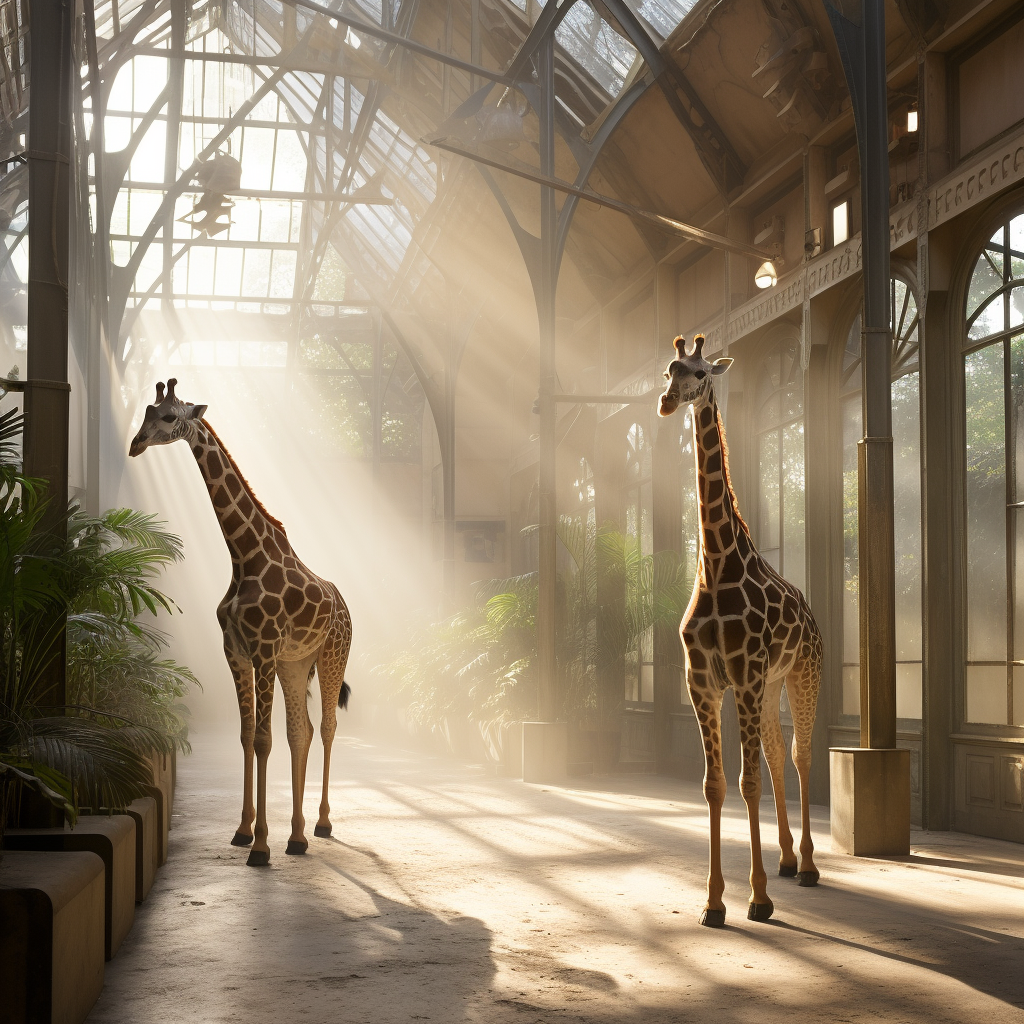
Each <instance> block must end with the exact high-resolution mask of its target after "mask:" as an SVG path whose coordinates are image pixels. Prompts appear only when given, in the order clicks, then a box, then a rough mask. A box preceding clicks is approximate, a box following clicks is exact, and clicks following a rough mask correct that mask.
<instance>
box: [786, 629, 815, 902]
mask: <svg viewBox="0 0 1024 1024" xmlns="http://www.w3.org/2000/svg"><path fill="white" fill-rule="evenodd" d="M820 683H821V656H820V647H819V648H818V654H817V656H816V657H815V656H814V654H813V652H812V654H811V656H810V657H807V658H805V659H804V660H803V661H802V662H800V663H798V664H797V665H795V666H794V667H793V669H792V671H791V672H790V673H789V676H788V677H787V679H786V691H787V692H788V693H789V705H790V708H791V709H792V712H793V764H794V765H796V771H797V775H798V777H799V779H800V870H799V873H798V874H797V879H798V882H799V884H800V885H802V886H813V885H817V884H818V878H819V877H820V876H819V873H818V869H817V867H815V864H814V841H813V839H812V838H811V807H810V780H811V733H812V732H813V730H814V714H815V709H816V707H817V703H818V688H819V686H820Z"/></svg>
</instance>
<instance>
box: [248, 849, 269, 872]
mask: <svg viewBox="0 0 1024 1024" xmlns="http://www.w3.org/2000/svg"><path fill="white" fill-rule="evenodd" d="M245 863H246V864H248V865H249V867H251V868H265V867H267V866H268V865H269V864H270V851H269V850H250V851H249V859H248V860H247V861H246V862H245Z"/></svg>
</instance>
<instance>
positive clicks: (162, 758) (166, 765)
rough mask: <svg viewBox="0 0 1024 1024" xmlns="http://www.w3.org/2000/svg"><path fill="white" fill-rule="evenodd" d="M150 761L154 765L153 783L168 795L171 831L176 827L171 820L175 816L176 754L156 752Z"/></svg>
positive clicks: (168, 820) (168, 823) (168, 825)
mask: <svg viewBox="0 0 1024 1024" xmlns="http://www.w3.org/2000/svg"><path fill="white" fill-rule="evenodd" d="M149 761H150V764H151V765H152V766H153V785H154V786H156V787H157V788H158V789H161V790H163V791H164V793H166V795H167V829H168V831H170V829H171V828H173V827H174V826H173V822H172V821H171V819H172V818H173V816H174V776H175V765H174V756H173V755H172V754H154V755H153V756H152V757H150V759H149Z"/></svg>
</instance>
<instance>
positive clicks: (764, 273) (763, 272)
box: [754, 260, 779, 288]
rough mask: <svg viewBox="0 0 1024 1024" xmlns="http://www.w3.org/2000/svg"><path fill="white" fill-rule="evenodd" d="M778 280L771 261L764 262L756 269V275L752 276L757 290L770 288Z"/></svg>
mask: <svg viewBox="0 0 1024 1024" xmlns="http://www.w3.org/2000/svg"><path fill="white" fill-rule="evenodd" d="M778 280H779V275H778V272H777V271H776V270H775V264H774V263H772V261H771V260H765V261H764V263H762V264H761V266H759V267H758V268H757V273H756V274H754V284H756V285H757V287H758V288H771V287H773V286H774V285H775V284H776V282H777V281H778Z"/></svg>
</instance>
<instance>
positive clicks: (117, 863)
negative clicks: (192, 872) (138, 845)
mask: <svg viewBox="0 0 1024 1024" xmlns="http://www.w3.org/2000/svg"><path fill="white" fill-rule="evenodd" d="M4 847H5V848H6V849H7V850H42V851H47V852H53V853H58V852H59V853H68V852H76V851H83V850H84V851H89V852H91V853H94V854H96V855H97V856H98V857H99V858H100V860H101V861H102V864H103V868H104V872H103V874H104V879H103V888H104V952H105V955H106V958H107V959H108V960H110V959H111V958H112V957H113V955H114V954H115V953H116V952H117V950H118V948H119V947H120V945H121V943H122V942H123V941H124V937H125V936H126V935H127V934H128V932H129V931H130V930H131V927H132V924H133V923H134V921H135V822H134V821H132V819H131V818H130V817H129V816H128V815H127V814H112V815H110V816H109V817H108V816H107V815H103V814H96V815H82V816H81V817H80V818H79V819H78V823H77V824H76V825H75V827H74V829H70V828H38V829H35V828H12V829H8V830H7V832H6V834H5V835H4Z"/></svg>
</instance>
